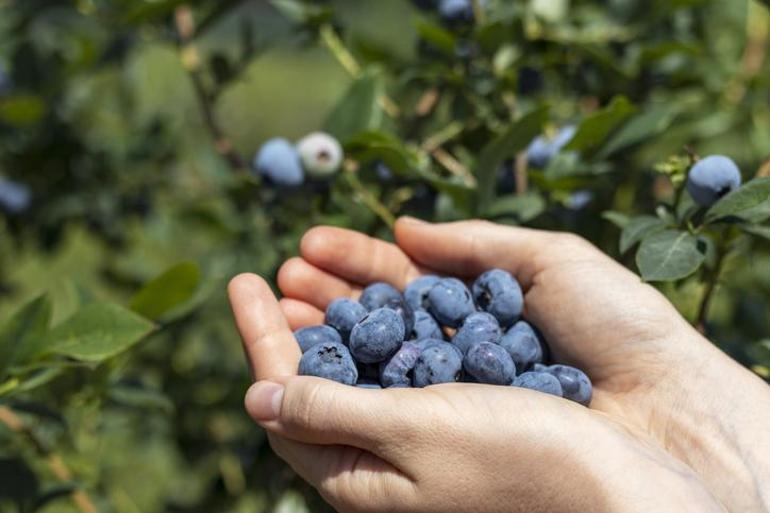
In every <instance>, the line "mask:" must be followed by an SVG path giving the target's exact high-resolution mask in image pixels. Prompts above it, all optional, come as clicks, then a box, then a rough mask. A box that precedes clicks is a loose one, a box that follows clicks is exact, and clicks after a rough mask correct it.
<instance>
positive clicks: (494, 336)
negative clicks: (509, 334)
mask: <svg viewBox="0 0 770 513" xmlns="http://www.w3.org/2000/svg"><path fill="white" fill-rule="evenodd" d="M501 336H502V331H501V330H500V324H499V323H498V322H497V319H495V317H494V316H492V315H490V314H488V313H487V312H474V313H472V314H470V315H469V316H468V317H466V318H465V321H463V324H462V326H460V329H458V330H457V333H455V336H454V337H452V343H453V344H454V345H455V346H457V347H458V348H459V349H460V350H461V351H462V352H463V353H465V352H466V351H468V348H470V347H471V345H473V344H474V343H475V342H492V343H493V344H497V343H498V342H499V341H500V337H501Z"/></svg>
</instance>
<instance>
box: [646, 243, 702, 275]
mask: <svg viewBox="0 0 770 513" xmlns="http://www.w3.org/2000/svg"><path fill="white" fill-rule="evenodd" d="M703 259H704V255H703V253H701V252H700V251H699V250H698V240H697V239H696V238H695V237H694V236H693V235H691V234H690V233H688V232H682V231H678V230H666V231H663V232H659V233H654V234H652V235H650V236H649V237H647V238H645V239H644V240H643V241H642V245H641V246H640V247H639V251H638V252H637V253H636V265H637V266H638V267H639V271H640V272H641V274H642V278H643V279H644V280H645V281H674V280H679V279H682V278H686V277H687V276H689V275H691V274H692V273H694V272H695V271H696V270H697V269H698V267H700V265H701V264H702V263H703Z"/></svg>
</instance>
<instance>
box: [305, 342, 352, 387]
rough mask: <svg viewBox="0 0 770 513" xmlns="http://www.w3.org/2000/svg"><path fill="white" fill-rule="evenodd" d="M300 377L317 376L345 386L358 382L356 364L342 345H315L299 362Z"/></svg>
mask: <svg viewBox="0 0 770 513" xmlns="http://www.w3.org/2000/svg"><path fill="white" fill-rule="evenodd" d="M299 374H300V375H301V376H317V377H319V378H326V379H330V380H332V381H337V382H339V383H343V384H345V385H354V384H355V383H356V381H357V380H358V371H357V370H356V363H355V362H354V361H353V358H352V357H351V355H350V352H349V351H348V348H347V347H345V346H344V345H342V344H338V343H336V342H335V343H331V344H326V343H322V344H316V345H315V346H313V347H312V348H311V349H310V350H309V351H307V352H306V353H305V354H303V355H302V358H300V360H299Z"/></svg>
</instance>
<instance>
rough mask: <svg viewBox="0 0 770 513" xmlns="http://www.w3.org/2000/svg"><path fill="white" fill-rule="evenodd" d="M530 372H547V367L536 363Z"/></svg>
mask: <svg viewBox="0 0 770 513" xmlns="http://www.w3.org/2000/svg"><path fill="white" fill-rule="evenodd" d="M532 372H548V366H547V365H544V364H542V363H536V364H534V365H533V366H532Z"/></svg>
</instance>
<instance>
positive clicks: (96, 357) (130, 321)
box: [44, 303, 154, 362]
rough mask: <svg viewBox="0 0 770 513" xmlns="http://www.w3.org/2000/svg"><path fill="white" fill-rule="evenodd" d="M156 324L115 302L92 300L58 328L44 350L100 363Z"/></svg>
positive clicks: (142, 335)
mask: <svg viewBox="0 0 770 513" xmlns="http://www.w3.org/2000/svg"><path fill="white" fill-rule="evenodd" d="M153 329H154V324H152V323H151V322H150V321H148V320H146V319H144V318H143V317H140V316H138V315H137V314H135V313H134V312H132V311H130V310H126V309H125V308H123V307H121V306H119V305H116V304H113V303H90V304H87V305H85V306H84V307H82V308H81V309H80V310H78V311H77V312H75V314H74V315H72V317H70V318H69V319H67V320H65V321H64V322H62V323H61V324H59V325H58V326H56V327H54V328H53V329H52V330H51V332H50V333H49V334H48V336H47V337H46V340H47V344H46V346H45V348H44V350H45V351H46V352H47V353H55V354H60V355H64V356H68V357H70V358H74V359H76V360H81V361H84V362H100V361H103V360H105V359H107V358H110V357H112V356H115V355H117V354H119V353H121V352H123V351H125V350H126V349H128V348H129V347H131V346H133V345H135V344H136V343H138V342H139V341H141V340H142V339H143V338H144V337H146V336H147V335H148V334H150V333H151V332H152V330H153Z"/></svg>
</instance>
